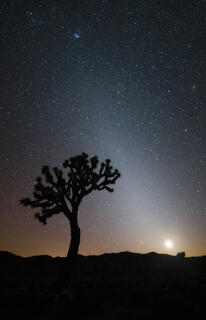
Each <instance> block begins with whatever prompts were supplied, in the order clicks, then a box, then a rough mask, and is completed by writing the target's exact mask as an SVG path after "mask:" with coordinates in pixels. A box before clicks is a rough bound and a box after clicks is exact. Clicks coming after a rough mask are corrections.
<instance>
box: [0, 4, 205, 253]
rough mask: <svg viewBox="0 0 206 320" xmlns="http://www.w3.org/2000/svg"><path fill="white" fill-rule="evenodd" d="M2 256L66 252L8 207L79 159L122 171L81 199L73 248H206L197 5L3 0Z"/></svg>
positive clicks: (53, 226) (58, 231) (62, 224)
mask: <svg viewBox="0 0 206 320" xmlns="http://www.w3.org/2000/svg"><path fill="white" fill-rule="evenodd" d="M0 17H1V19H0V20H1V28H0V36H1V60H0V68H1V80H0V81H1V86H0V88H1V89H0V90H1V91H0V99H1V104H0V117H1V126H0V132H1V159H0V170H1V181H0V190H1V195H0V197H1V217H0V219H1V223H0V243H1V246H0V250H9V251H12V252H15V253H18V254H21V255H26V256H28V255H32V254H45V253H47V254H51V255H65V254H66V250H67V248H68V239H69V225H68V224H67V222H66V221H65V219H64V217H63V216H61V215H58V216H56V217H53V218H52V219H51V220H50V221H49V222H48V224H47V225H46V226H41V225H40V224H38V222H37V221H35V220H34V218H33V214H34V212H32V211H31V210H30V209H28V208H22V207H21V206H20V204H19V202H18V200H19V199H21V198H22V197H25V196H29V195H31V193H32V188H33V181H34V179H35V178H36V176H38V175H39V174H40V170H41V167H42V166H43V165H45V164H48V165H50V166H56V165H57V166H61V165H62V163H63V161H64V160H65V159H67V158H69V157H71V156H73V155H76V154H79V153H82V152H86V153H88V154H89V155H90V156H93V155H97V156H98V157H99V159H100V160H104V159H106V158H110V159H111V160H112V163H113V165H114V167H117V168H118V169H119V171H120V172H121V174H122V177H121V179H119V180H118V182H117V183H116V185H115V192H114V193H113V194H107V192H99V193H93V194H92V195H91V196H89V197H88V198H87V199H85V200H84V202H83V204H82V206H81V208H80V212H79V222H80V226H81V230H82V240H81V245H80V253H82V254H91V253H95V254H97V253H103V252H117V251H126V250H128V251H134V252H148V251H157V252H165V251H166V249H165V247H164V240H165V238H171V239H172V240H173V241H174V244H175V245H174V248H173V249H172V250H171V251H170V252H172V253H173V254H176V252H177V251H183V250H184V251H186V253H187V254H188V255H200V254H205V251H206V237H205V230H206V200H205V199H206V198H205V194H206V141H205V133H206V121H205V117H206V111H205V101H206V80H205V73H206V61H205V57H206V43H205V25H206V18H205V17H206V2H205V1H203V0H202V1H196V0H191V1H186V0H185V1H184V0H181V1H177V0H168V1H161V0H155V1H154V0H147V1H144V0H141V1H134V0H128V1H124V0H119V1H115V0H110V1H109V0H100V1H95V0H85V1H80V0H75V1H72V0H71V1H65V2H64V1H62V2H61V1H57V0H56V1H55V0H54V1H51V0H46V1H43V0H36V1H25V0H22V1H4V0H3V1H1V5H0Z"/></svg>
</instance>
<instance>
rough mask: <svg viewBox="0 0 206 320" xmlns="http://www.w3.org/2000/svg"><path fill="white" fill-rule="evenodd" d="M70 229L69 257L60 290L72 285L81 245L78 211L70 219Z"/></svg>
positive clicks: (63, 271)
mask: <svg viewBox="0 0 206 320" xmlns="http://www.w3.org/2000/svg"><path fill="white" fill-rule="evenodd" d="M69 222H70V229H71V240H70V246H69V250H68V253H67V257H66V259H65V262H64V264H63V268H62V270H61V276H60V290H63V289H68V288H69V287H70V284H71V277H72V273H73V269H74V265H75V262H76V258H77V254H78V250H79V243H80V228H79V226H78V221H77V211H73V212H72V214H71V215H70V217H69Z"/></svg>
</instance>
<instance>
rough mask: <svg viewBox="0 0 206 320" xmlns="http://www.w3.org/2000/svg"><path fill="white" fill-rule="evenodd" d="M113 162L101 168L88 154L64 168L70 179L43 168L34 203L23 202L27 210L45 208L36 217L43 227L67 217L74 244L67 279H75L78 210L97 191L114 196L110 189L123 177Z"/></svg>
mask: <svg viewBox="0 0 206 320" xmlns="http://www.w3.org/2000/svg"><path fill="white" fill-rule="evenodd" d="M110 163H111V160H109V159H107V160H105V162H102V163H101V164H99V160H98V157H96V156H94V157H92V158H90V159H89V158H88V155H87V154H86V153H82V154H81V155H78V156H74V157H71V158H70V159H69V160H65V162H64V163H63V167H64V168H65V169H67V170H68V172H67V177H66V178H65V176H64V175H63V172H62V170H60V169H58V168H57V167H54V168H53V170H52V171H53V173H52V171H51V169H50V167H49V166H43V168H42V175H43V176H44V177H45V181H44V182H42V178H41V177H37V179H36V182H35V184H34V192H33V196H34V199H30V198H24V199H22V200H20V203H22V204H23V205H24V206H30V207H32V208H41V212H40V213H36V214H35V217H36V218H37V219H38V220H39V221H40V222H41V223H43V224H46V222H47V219H48V218H50V217H52V216H53V215H55V214H59V213H63V214H64V215H65V216H66V218H67V219H68V220H69V223H70V229H71V241H70V246H69V250H68V254H67V257H66V262H67V264H66V265H67V267H66V268H67V272H66V273H67V278H69V277H70V275H71V270H72V267H73V265H74V263H75V260H76V257H77V253H78V249H79V243H80V228H79V225H78V220H77V216H78V209H79V205H80V203H81V201H82V199H83V198H84V197H85V196H87V195H88V194H90V193H91V192H92V191H94V190H98V191H101V190H104V189H105V190H107V191H109V192H113V189H112V188H111V187H110V185H112V184H114V183H115V182H116V180H117V179H118V178H119V177H120V173H119V171H118V170H117V169H113V167H112V166H111V165H110Z"/></svg>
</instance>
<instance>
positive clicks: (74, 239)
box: [66, 212, 80, 266]
mask: <svg viewBox="0 0 206 320" xmlns="http://www.w3.org/2000/svg"><path fill="white" fill-rule="evenodd" d="M69 221H70V228H71V242H70V246H69V250H68V253H67V257H66V260H67V262H69V264H71V265H72V266H73V265H74V264H75V261H76V258H77V254H78V250H79V243H80V228H79V226H78V221H77V213H76V212H74V213H72V215H71V217H70V219H69Z"/></svg>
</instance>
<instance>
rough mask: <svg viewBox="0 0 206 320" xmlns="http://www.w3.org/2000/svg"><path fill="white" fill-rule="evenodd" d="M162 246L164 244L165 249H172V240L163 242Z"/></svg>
mask: <svg viewBox="0 0 206 320" xmlns="http://www.w3.org/2000/svg"><path fill="white" fill-rule="evenodd" d="M164 244H165V247H166V248H168V249H172V248H173V246H174V244H173V242H172V240H169V239H168V240H165V242H164Z"/></svg>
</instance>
